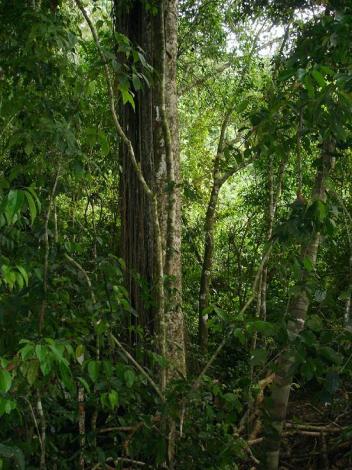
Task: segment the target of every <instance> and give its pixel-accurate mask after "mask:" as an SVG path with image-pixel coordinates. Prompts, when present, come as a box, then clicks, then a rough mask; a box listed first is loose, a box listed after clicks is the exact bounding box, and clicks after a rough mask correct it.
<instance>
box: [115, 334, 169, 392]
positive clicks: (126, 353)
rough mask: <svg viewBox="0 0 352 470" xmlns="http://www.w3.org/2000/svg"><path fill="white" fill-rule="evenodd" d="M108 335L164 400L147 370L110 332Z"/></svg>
mask: <svg viewBox="0 0 352 470" xmlns="http://www.w3.org/2000/svg"><path fill="white" fill-rule="evenodd" d="M110 337H111V339H112V340H113V342H114V343H115V344H116V345H117V346H118V347H119V348H120V349H121V351H122V352H123V354H124V355H125V356H126V357H127V359H129V360H130V361H131V362H132V364H133V365H134V366H135V367H136V369H138V370H139V372H140V373H141V374H142V375H144V377H145V378H146V379H147V381H148V382H149V383H150V385H151V386H152V387H153V388H154V390H155V391H156V393H157V394H158V395H159V397H160V398H161V400H162V401H165V397H164V395H163V394H162V392H161V390H160V388H159V387H158V386H157V384H156V383H155V382H154V380H153V379H152V378H151V377H150V375H149V374H148V372H147V371H146V370H145V369H144V368H143V367H142V366H141V365H140V364H139V363H138V362H137V361H136V360H135V358H134V357H133V356H132V355H131V354H130V353H129V352H128V351H127V349H126V348H125V347H124V346H123V345H122V344H121V343H120V341H119V340H118V339H117V338H116V337H115V336H114V335H113V334H112V333H110Z"/></svg>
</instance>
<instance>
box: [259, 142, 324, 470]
mask: <svg viewBox="0 0 352 470" xmlns="http://www.w3.org/2000/svg"><path fill="white" fill-rule="evenodd" d="M332 152H333V146H332V144H331V143H330V142H329V143H325V145H324V148H323V150H322V155H321V158H320V162H319V165H318V169H317V173H316V177H315V184H314V189H313V192H312V201H313V202H314V201H321V202H325V199H326V194H325V191H326V179H327V176H328V175H329V172H330V168H331V154H332ZM319 243H320V233H319V231H318V230H316V229H313V231H312V234H311V235H310V237H309V238H308V240H307V241H306V242H305V243H304V244H303V245H302V247H301V259H302V264H303V260H304V259H305V258H307V259H308V260H309V261H310V263H311V265H312V267H313V268H314V267H315V265H316V259H317V254H318V249H319ZM308 280H309V273H308V272H307V271H306V270H304V269H302V271H301V275H300V279H299V280H298V282H297V283H296V288H297V293H296V294H295V295H294V296H293V298H292V299H291V301H290V303H289V308H288V317H289V319H288V323H287V333H288V338H289V344H288V346H287V348H286V349H285V350H284V351H283V352H282V353H281V354H280V357H279V359H278V363H277V371H276V374H275V377H274V380H273V385H272V389H271V397H270V400H269V404H268V407H267V410H266V411H267V426H266V436H265V444H266V468H267V469H268V470H277V469H278V468H279V452H280V440H281V434H282V430H283V426H284V422H285V418H286V412H287V406H288V401H289V395H290V388H291V384H292V380H293V367H294V365H295V349H294V343H293V341H294V340H295V339H296V338H297V336H298V335H299V334H300V333H301V331H302V330H303V328H304V324H305V320H306V315H307V311H308V308H309V303H310V301H309V296H308V293H307V282H308Z"/></svg>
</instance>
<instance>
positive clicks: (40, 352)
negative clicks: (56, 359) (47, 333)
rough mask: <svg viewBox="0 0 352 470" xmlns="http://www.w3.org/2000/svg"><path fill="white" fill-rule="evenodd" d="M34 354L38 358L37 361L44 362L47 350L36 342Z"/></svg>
mask: <svg viewBox="0 0 352 470" xmlns="http://www.w3.org/2000/svg"><path fill="white" fill-rule="evenodd" d="M35 354H36V356H37V358H38V359H39V362H44V361H45V360H46V358H47V355H48V350H47V348H46V347H45V346H43V345H42V344H37V345H36V346H35Z"/></svg>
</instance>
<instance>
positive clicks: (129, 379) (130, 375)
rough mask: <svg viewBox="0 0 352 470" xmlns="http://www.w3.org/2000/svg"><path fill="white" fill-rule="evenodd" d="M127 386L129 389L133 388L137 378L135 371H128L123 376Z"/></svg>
mask: <svg viewBox="0 0 352 470" xmlns="http://www.w3.org/2000/svg"><path fill="white" fill-rule="evenodd" d="M123 376H124V379H125V382H126V385H127V387H128V388H131V387H132V386H133V384H134V382H135V379H136V376H135V373H134V372H133V370H131V369H128V370H126V372H125V373H124V374H123Z"/></svg>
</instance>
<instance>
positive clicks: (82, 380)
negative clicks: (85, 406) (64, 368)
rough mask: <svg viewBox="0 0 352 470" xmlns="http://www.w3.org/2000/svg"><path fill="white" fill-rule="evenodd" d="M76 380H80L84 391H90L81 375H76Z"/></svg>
mask: <svg viewBox="0 0 352 470" xmlns="http://www.w3.org/2000/svg"><path fill="white" fill-rule="evenodd" d="M77 380H79V382H81V384H82V385H83V387H84V388H85V390H86V392H87V393H90V387H89V385H88V383H87V381H86V380H85V379H84V378H83V377H77Z"/></svg>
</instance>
